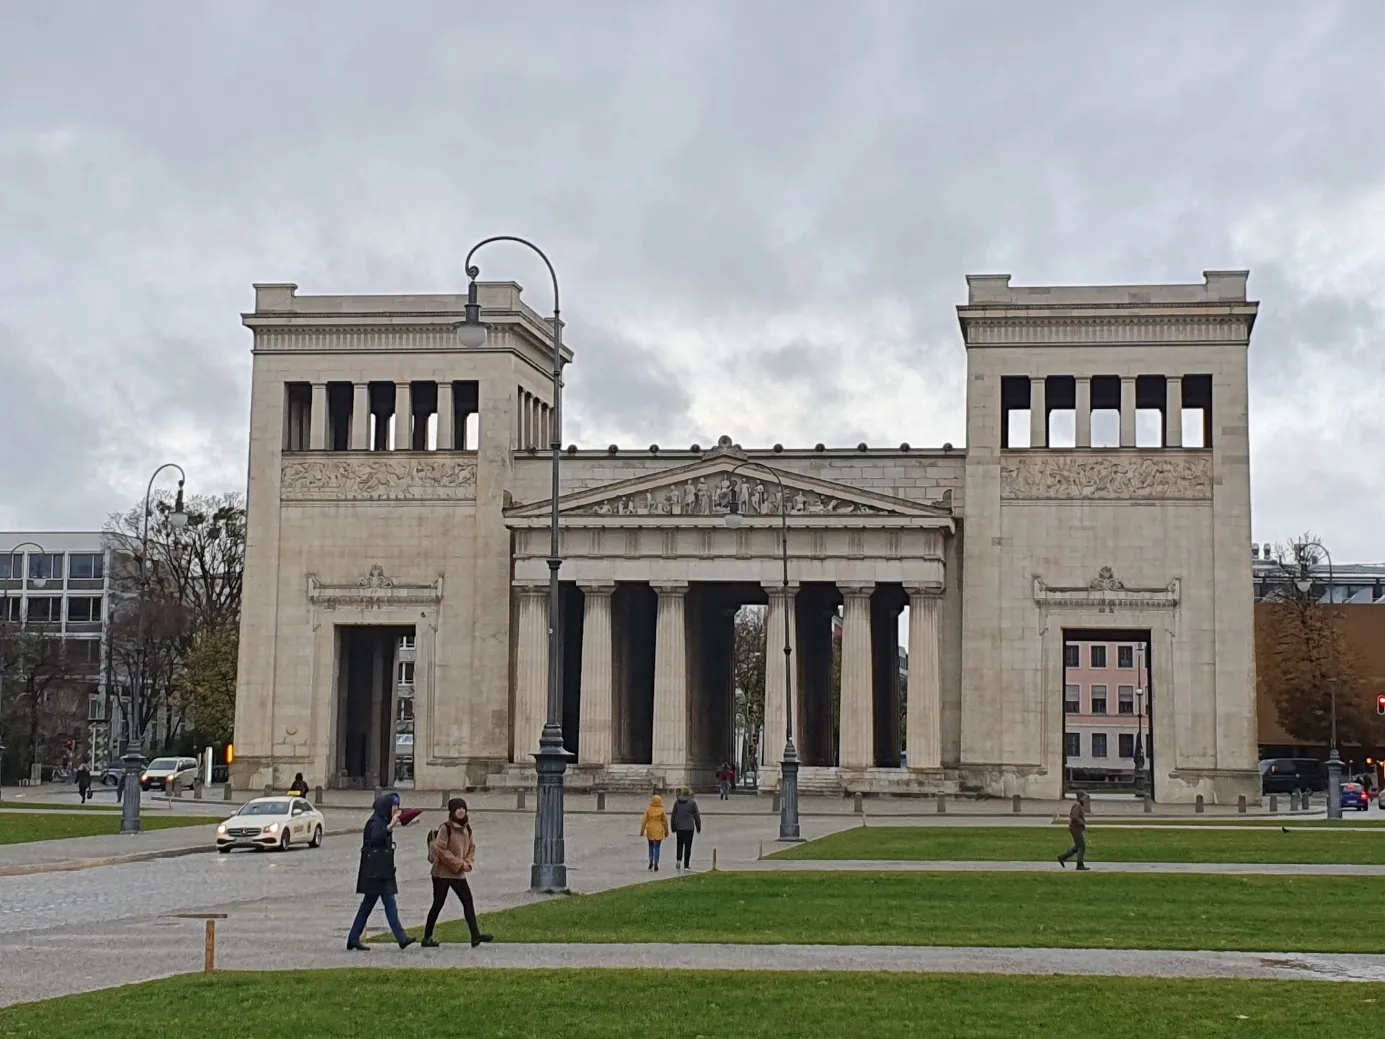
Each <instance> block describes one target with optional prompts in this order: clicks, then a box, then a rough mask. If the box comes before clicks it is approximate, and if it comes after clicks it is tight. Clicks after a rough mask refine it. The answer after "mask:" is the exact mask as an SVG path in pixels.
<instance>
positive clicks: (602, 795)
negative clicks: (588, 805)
mask: <svg viewBox="0 0 1385 1039" xmlns="http://www.w3.org/2000/svg"><path fill="white" fill-rule="evenodd" d="M596 810H597V811H598V812H604V811H605V810H606V791H604V790H598V791H597V792H596Z"/></svg>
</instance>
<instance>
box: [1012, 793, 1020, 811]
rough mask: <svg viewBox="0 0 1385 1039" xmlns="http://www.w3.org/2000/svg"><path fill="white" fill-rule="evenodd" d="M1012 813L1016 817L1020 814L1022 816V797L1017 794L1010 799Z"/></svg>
mask: <svg viewBox="0 0 1385 1039" xmlns="http://www.w3.org/2000/svg"><path fill="white" fill-rule="evenodd" d="M1010 811H1012V812H1014V813H1015V814H1016V815H1019V814H1020V795H1019V794H1016V795H1015V796H1014V797H1012V798H1010Z"/></svg>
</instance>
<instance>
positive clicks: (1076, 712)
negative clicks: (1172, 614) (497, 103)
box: [1063, 642, 1152, 775]
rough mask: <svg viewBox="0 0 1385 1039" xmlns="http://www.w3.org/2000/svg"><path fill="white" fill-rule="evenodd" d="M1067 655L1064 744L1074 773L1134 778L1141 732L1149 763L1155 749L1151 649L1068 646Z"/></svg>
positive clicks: (1112, 644)
mask: <svg viewBox="0 0 1385 1039" xmlns="http://www.w3.org/2000/svg"><path fill="white" fill-rule="evenodd" d="M1064 653H1065V658H1064V670H1063V723H1064V724H1063V742H1064V750H1065V759H1066V767H1067V770H1068V772H1069V774H1070V775H1071V774H1072V773H1074V772H1088V773H1099V772H1111V773H1126V774H1127V775H1129V774H1131V773H1132V772H1133V770H1134V767H1135V740H1136V736H1137V735H1138V734H1139V733H1141V732H1143V746H1144V753H1145V758H1146V761H1148V759H1149V757H1150V754H1151V749H1152V747H1151V739H1150V724H1149V721H1150V709H1149V707H1150V705H1149V695H1148V690H1149V671H1148V660H1147V650H1146V647H1145V645H1144V644H1143V643H1140V642H1067V643H1065V648H1064ZM1142 716H1143V724H1142Z"/></svg>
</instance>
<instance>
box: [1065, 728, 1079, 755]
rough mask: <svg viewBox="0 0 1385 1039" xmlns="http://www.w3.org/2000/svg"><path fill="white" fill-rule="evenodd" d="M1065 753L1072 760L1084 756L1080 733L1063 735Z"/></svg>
mask: <svg viewBox="0 0 1385 1039" xmlns="http://www.w3.org/2000/svg"><path fill="white" fill-rule="evenodd" d="M1063 752H1064V753H1065V754H1066V755H1067V756H1068V757H1070V758H1080V757H1081V756H1082V734H1081V733H1080V732H1065V733H1063Z"/></svg>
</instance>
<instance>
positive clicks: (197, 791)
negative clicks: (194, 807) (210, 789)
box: [192, 779, 202, 801]
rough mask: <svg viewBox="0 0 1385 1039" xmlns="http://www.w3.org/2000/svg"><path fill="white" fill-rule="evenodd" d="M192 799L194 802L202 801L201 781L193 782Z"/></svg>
mask: <svg viewBox="0 0 1385 1039" xmlns="http://www.w3.org/2000/svg"><path fill="white" fill-rule="evenodd" d="M192 799H193V800H194V801H200V800H202V780H200V779H198V780H195V781H194V782H193V784H192Z"/></svg>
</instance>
